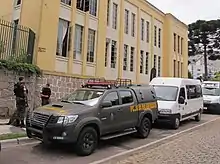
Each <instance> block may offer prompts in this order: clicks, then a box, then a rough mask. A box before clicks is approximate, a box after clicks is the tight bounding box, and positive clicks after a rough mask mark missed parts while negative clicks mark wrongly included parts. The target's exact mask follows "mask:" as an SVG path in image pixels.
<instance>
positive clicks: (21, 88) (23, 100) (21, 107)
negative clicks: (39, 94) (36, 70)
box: [8, 77, 28, 127]
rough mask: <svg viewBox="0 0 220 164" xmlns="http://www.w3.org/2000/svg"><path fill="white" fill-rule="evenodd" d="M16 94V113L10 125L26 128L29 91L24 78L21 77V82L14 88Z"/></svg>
mask: <svg viewBox="0 0 220 164" xmlns="http://www.w3.org/2000/svg"><path fill="white" fill-rule="evenodd" d="M14 93H15V96H16V111H15V113H14V114H13V116H12V118H11V119H10V121H9V123H8V124H14V122H15V124H14V125H15V126H21V127H24V126H25V125H24V117H25V111H26V107H27V106H28V103H27V94H28V90H27V88H26V86H25V83H24V78H23V77H20V78H19V82H18V83H17V84H15V86H14Z"/></svg>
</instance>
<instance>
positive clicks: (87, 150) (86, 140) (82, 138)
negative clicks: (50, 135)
mask: <svg viewBox="0 0 220 164" xmlns="http://www.w3.org/2000/svg"><path fill="white" fill-rule="evenodd" d="M97 144H98V135H97V132H96V130H95V129H94V128H92V127H86V128H84V129H83V130H82V131H81V132H80V134H79V137H78V140H77V143H76V153H77V154H78V155H80V156H88V155H90V154H92V153H93V152H94V151H95V149H96V147H97Z"/></svg>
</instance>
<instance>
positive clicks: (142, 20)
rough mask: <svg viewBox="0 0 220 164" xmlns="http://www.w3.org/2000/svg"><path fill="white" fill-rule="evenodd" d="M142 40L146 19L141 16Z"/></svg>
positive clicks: (142, 38)
mask: <svg viewBox="0 0 220 164" xmlns="http://www.w3.org/2000/svg"><path fill="white" fill-rule="evenodd" d="M141 40H144V19H143V18H141Z"/></svg>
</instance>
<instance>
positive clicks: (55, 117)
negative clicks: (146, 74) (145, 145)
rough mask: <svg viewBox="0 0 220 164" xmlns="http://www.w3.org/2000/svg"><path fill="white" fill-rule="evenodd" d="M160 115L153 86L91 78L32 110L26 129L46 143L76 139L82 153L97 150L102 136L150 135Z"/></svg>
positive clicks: (88, 153) (68, 141) (127, 81)
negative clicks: (53, 100)
mask: <svg viewBox="0 0 220 164" xmlns="http://www.w3.org/2000/svg"><path fill="white" fill-rule="evenodd" d="M157 117H158V105H157V100H156V95H155V91H154V88H153V87H152V86H138V85H136V86H135V85H132V84H131V80H127V79H117V80H115V81H108V80H104V79H91V80H88V82H87V83H86V84H85V85H83V86H82V88H80V89H77V90H75V91H74V92H73V93H71V94H70V95H68V96H67V97H65V98H63V99H62V100H61V101H60V102H56V103H52V104H49V105H46V106H42V107H39V108H37V109H35V110H33V111H30V112H28V114H27V119H26V126H27V127H26V132H27V136H28V137H29V138H36V139H39V140H41V141H43V143H45V144H48V143H50V144H51V143H54V142H61V143H73V144H74V145H75V148H76V153H77V154H78V155H82V156H86V155H90V154H92V153H93V152H94V150H95V149H96V147H97V146H98V142H99V141H100V140H108V139H111V138H115V137H119V136H123V135H128V134H131V133H137V134H138V136H139V137H141V138H147V137H148V135H149V133H150V130H151V129H152V124H153V123H154V122H155V120H156V119H157Z"/></svg>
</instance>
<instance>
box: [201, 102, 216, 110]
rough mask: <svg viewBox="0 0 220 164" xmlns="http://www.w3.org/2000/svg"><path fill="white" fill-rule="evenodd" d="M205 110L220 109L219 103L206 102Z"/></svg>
mask: <svg viewBox="0 0 220 164" xmlns="http://www.w3.org/2000/svg"><path fill="white" fill-rule="evenodd" d="M204 109H205V110H220V104H219V103H204Z"/></svg>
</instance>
